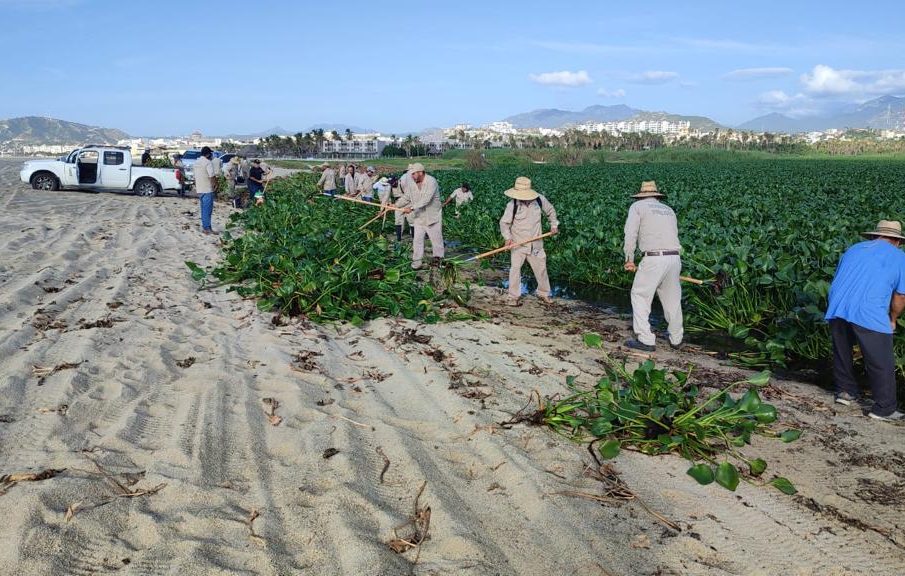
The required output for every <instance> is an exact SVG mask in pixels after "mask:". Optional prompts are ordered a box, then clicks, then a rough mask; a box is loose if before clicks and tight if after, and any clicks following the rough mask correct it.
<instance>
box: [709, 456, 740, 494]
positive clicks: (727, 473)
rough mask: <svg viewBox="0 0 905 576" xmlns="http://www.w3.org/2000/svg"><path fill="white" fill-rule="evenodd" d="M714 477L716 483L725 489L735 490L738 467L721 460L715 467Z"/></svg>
mask: <svg viewBox="0 0 905 576" xmlns="http://www.w3.org/2000/svg"><path fill="white" fill-rule="evenodd" d="M714 478H715V479H716V483H717V484H719V485H720V486H722V487H723V488H726V489H727V490H732V491H733V492H735V489H736V488H737V487H738V482H739V476H738V468H736V467H735V465H734V464H732V463H731V462H722V463H720V465H719V466H717V467H716V475H715V476H714Z"/></svg>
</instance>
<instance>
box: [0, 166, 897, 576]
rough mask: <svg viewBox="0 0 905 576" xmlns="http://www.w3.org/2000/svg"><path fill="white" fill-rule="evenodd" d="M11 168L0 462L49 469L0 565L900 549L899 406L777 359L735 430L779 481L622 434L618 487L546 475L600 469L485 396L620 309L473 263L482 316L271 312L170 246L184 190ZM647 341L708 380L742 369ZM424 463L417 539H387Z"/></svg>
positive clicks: (860, 565) (211, 256) (515, 385)
mask: <svg viewBox="0 0 905 576" xmlns="http://www.w3.org/2000/svg"><path fill="white" fill-rule="evenodd" d="M17 171H18V164H15V163H11V162H9V161H0V205H2V216H0V246H2V250H3V256H2V259H0V374H2V382H0V475H2V474H9V473H20V472H38V471H41V470H44V469H64V471H62V472H60V473H59V474H58V475H56V476H55V477H52V478H47V479H44V480H40V481H32V482H19V483H16V484H14V485H11V486H7V489H6V493H4V494H2V495H0V518H2V519H3V521H2V523H0V574H16V575H47V574H54V575H56V574H96V573H113V572H116V573H120V574H180V575H181V574H268V575H271V574H272V575H276V574H317V575H331V574H362V575H378V574H382V575H394V574H475V575H477V574H482V575H483V574H506V575H509V574H525V575H532V574H541V575H558V574H564V575H570V574H575V575H634V574H651V575H653V574H715V575H722V574H763V575H772V574H796V575H807V574H815V575H817V574H821V575H824V574H834V575H842V574H877V575H879V574H890V575H893V574H901V573H903V572H905V524H903V523H905V521H903V511H905V480H903V478H905V453H903V440H905V430H903V429H901V428H896V427H893V426H890V425H886V424H880V423H875V422H873V421H868V420H867V419H866V418H865V417H863V416H862V415H860V414H859V413H858V412H857V411H856V410H854V409H852V410H841V411H838V412H837V410H836V407H835V406H833V405H832V404H831V402H830V397H829V395H828V393H827V392H825V391H822V390H820V389H818V388H816V387H814V386H811V385H807V384H802V383H797V382H792V381H776V382H775V385H776V387H775V390H776V392H775V394H780V395H781V397H779V398H778V399H775V400H774V401H775V402H776V403H777V404H778V405H779V408H780V411H781V414H782V423H783V424H785V425H789V426H800V427H802V428H804V430H805V435H804V436H803V437H802V439H801V440H800V441H798V442H797V443H793V444H782V443H777V442H770V443H767V442H757V443H756V446H755V447H754V448H756V449H758V450H754V451H753V453H757V454H759V455H763V456H764V457H765V458H766V459H767V460H768V462H769V466H770V467H769V469H768V475H770V474H779V475H783V476H787V477H789V478H791V479H792V480H793V481H795V482H796V484H797V486H798V488H799V490H800V493H799V495H798V496H797V497H788V496H784V495H782V494H780V493H779V492H777V491H776V490H774V489H770V488H763V487H757V486H753V485H750V484H746V483H743V484H742V485H741V486H740V487H739V489H738V491H737V492H735V493H731V492H728V491H726V490H724V489H722V488H719V487H717V486H716V485H711V486H707V487H701V486H698V485H697V484H695V483H694V482H693V481H692V480H691V479H690V478H689V477H688V476H686V475H685V469H686V468H687V463H686V462H684V461H683V460H681V459H679V458H677V457H672V456H670V457H660V458H649V457H645V456H642V455H638V454H633V453H623V454H622V455H620V456H619V457H618V458H617V459H616V460H615V461H614V467H615V469H617V470H618V471H619V472H620V473H621V478H622V480H623V481H624V482H625V484H626V485H627V487H628V488H629V489H630V490H632V491H633V492H634V493H635V494H636V495H637V500H636V501H615V500H614V501H611V502H605V503H597V502H594V501H590V500H587V499H582V498H576V497H572V496H565V495H562V494H560V493H562V492H565V491H580V492H586V493H590V494H602V492H603V484H601V483H600V482H599V481H597V480H593V479H591V478H588V477H586V476H585V474H584V471H585V468H586V466H587V465H588V464H589V463H591V460H590V457H589V455H588V453H587V452H586V450H585V449H584V447H583V446H579V445H576V444H572V443H570V442H568V441H567V440H565V439H563V438H561V437H559V436H557V435H555V434H553V433H551V432H550V431H548V430H546V429H543V428H537V427H529V426H526V425H518V426H515V427H513V428H511V429H504V428H501V427H500V426H498V425H496V423H497V422H501V421H504V420H506V419H508V418H509V417H510V416H511V415H512V414H513V413H515V412H516V411H518V409H519V408H521V407H522V406H523V405H524V404H525V403H526V402H527V401H528V397H529V394H530V392H531V391H532V390H535V389H537V390H539V391H540V392H541V394H554V393H557V392H564V391H565V386H564V382H565V377H566V376H567V375H574V376H576V377H577V378H578V380H579V381H580V382H587V383H591V382H593V381H595V380H596V378H597V377H598V376H599V375H600V374H601V373H602V369H601V366H600V359H601V353H600V352H599V351H594V350H588V349H586V348H585V347H584V346H583V344H582V340H581V336H582V334H583V333H585V332H587V331H590V330H596V331H598V332H601V333H603V334H605V335H606V336H607V338H608V340H610V341H608V342H607V343H606V344H605V347H606V349H607V350H608V351H610V353H612V354H613V355H616V356H619V355H624V354H625V353H624V351H622V350H621V345H620V344H619V342H621V340H622V338H624V337H625V336H626V332H627V331H626V319H625V318H621V317H618V316H614V315H612V314H606V313H603V312H601V311H599V310H595V309H590V308H588V307H585V306H582V305H581V304H578V303H570V304H557V305H555V307H554V308H552V309H550V310H548V309H545V308H543V307H542V306H541V305H540V304H538V303H536V302H534V301H530V300H529V301H528V302H527V303H526V305H525V306H523V307H521V308H518V309H514V310H509V309H505V310H503V309H500V308H498V304H499V302H501V301H502V300H501V298H500V296H498V295H496V294H495V293H494V292H493V291H492V290H491V289H482V290H479V291H478V294H477V305H478V306H479V307H482V308H484V309H486V310H488V311H492V313H493V319H492V320H490V321H486V322H458V323H450V324H440V325H434V326H424V325H419V324H417V323H415V322H410V321H404V320H380V321H375V322H371V323H369V324H367V325H365V326H364V327H362V328H361V329H358V328H353V327H350V326H347V325H339V326H332V327H319V326H313V325H309V324H306V323H299V322H296V323H290V324H288V325H277V324H274V323H273V322H272V320H271V315H265V314H262V313H259V312H257V311H256V309H255V306H254V303H253V302H251V301H245V300H242V299H240V298H239V297H237V296H236V295H235V294H232V293H228V292H226V291H225V289H223V288H215V289H209V290H200V291H199V290H198V287H197V285H196V284H195V283H194V282H193V281H192V280H191V278H190V277H189V274H188V271H187V269H186V267H185V266H184V265H183V261H184V260H194V261H196V262H198V263H199V264H203V265H210V264H213V263H214V262H216V261H217V259H218V257H219V247H218V245H217V243H216V240H215V239H212V238H211V237H205V236H202V235H201V234H199V225H198V206H197V203H196V202H195V201H192V200H183V199H178V198H173V197H162V198H135V197H131V196H126V195H116V194H88V193H79V192H38V191H33V190H29V189H27V188H26V187H25V186H24V185H22V184H20V183H18V182H17ZM227 214H228V209H227V208H225V207H222V206H218V207H217V209H216V212H215V216H214V224H215V227H217V228H220V227H222V226H223V224H224V221H225V218H226V216H227ZM550 315H552V319H551V317H550ZM407 330H413V331H416V333H417V334H418V335H421V337H419V338H418V340H420V342H418V341H412V339H411V336H412V334H413V333H412V332H406V331H407ZM656 357H657V359H658V360H659V361H660V362H670V363H674V364H675V365H677V366H682V365H687V364H695V365H696V368H695V372H694V374H695V376H693V377H694V378H696V379H697V380H698V381H699V382H700V383H702V384H706V383H708V382H709V383H713V382H715V381H716V380H719V379H730V380H731V379H732V378H734V377H740V376H743V375H744V373H743V371H741V370H738V369H736V368H733V367H729V366H724V365H721V364H720V363H719V362H717V361H716V360H714V359H713V358H711V357H710V356H708V355H707V354H703V353H700V352H695V351H690V352H681V353H678V354H677V353H673V352H672V351H662V352H661V351H658V352H657V353H656ZM628 358H629V359H634V358H635V357H633V356H628ZM35 367H38V369H37V370H36V368H35ZM56 367H59V368H60V369H59V370H56V371H53V369H54V368H56ZM41 368H46V369H48V370H44V371H41V370H40V369H41ZM265 398H272V399H276V400H277V401H278V402H279V406H278V408H277V409H276V410H275V414H276V415H277V416H279V417H281V418H282V421H281V422H279V423H278V424H277V425H272V424H271V422H270V421H269V418H268V415H267V413H266V412H265V410H269V407H268V405H267V404H265V403H264V402H263V400H264V399H265ZM61 407H65V408H64V409H62V410H61ZM48 410H53V411H48ZM328 450H330V451H331V452H332V451H333V450H338V452H337V453H336V454H335V455H333V456H331V457H329V458H326V457H325V456H326V455H327V454H328V453H327V452H326V451H328ZM384 455H385V457H386V460H385V459H384ZM387 461H388V462H389V466H388V467H387V468H386V469H385V470H384V468H385V463H386V462H387ZM424 482H426V483H427V484H426V488H425V490H424V492H423V494H422V495H421V498H420V501H419V502H420V504H421V505H422V507H425V506H429V507H430V509H431V517H430V538H429V539H428V540H427V541H426V542H424V543H423V545H422V546H421V548H420V551H419V550H417V549H416V550H411V551H408V552H406V553H404V554H397V553H395V552H393V551H392V550H391V549H390V548H389V547H388V545H387V542H388V541H389V540H390V539H391V538H392V537H393V534H394V532H393V529H394V527H396V526H398V525H400V524H403V523H404V522H405V521H406V520H407V519H408V518H409V517H410V516H411V515H412V513H413V505H414V499H415V496H416V494H417V493H418V491H419V488H420V487H421V486H422V483H424ZM0 485H2V484H0ZM155 490H156V491H155ZM642 503H643V504H642ZM647 508H649V509H650V510H651V511H654V512H656V514H658V515H660V516H661V517H662V519H663V520H665V521H667V522H669V523H672V524H674V525H676V526H677V527H678V528H679V529H680V530H674V529H671V528H669V527H667V525H666V524H665V523H664V521H663V520H660V519H658V518H657V517H655V516H654V515H653V514H651V513H649V512H648V511H647ZM253 513H257V517H256V518H255V519H254V520H250V518H251V517H252V516H253V515H254V514H253ZM409 532H411V530H410V528H402V529H400V530H399V535H400V536H402V537H405V536H408V534H409ZM416 556H418V558H417V563H415V559H416Z"/></svg>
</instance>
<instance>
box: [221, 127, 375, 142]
mask: <svg viewBox="0 0 905 576" xmlns="http://www.w3.org/2000/svg"><path fill="white" fill-rule="evenodd" d="M346 128H348V129H350V130H352V132H353V133H354V134H365V133H369V132H374V130H369V129H367V128H360V127H358V126H349V125H347V124H315V125H313V126H309V127H308V129H307V130H301V132H311V131H312V130H319V129H320V130H323V131H324V132H326V133H328V134H329V133H330V131H331V130H336V131H337V132H339V133H340V134H345V133H346ZM298 132H299V130H296V131H295V132H293V131H291V130H286V129H285V128H281V127H279V126H276V127H274V128H271V129H270V130H264V131H262V132H255V133H254V134H227V135H226V136H222V138H228V139H231V140H252V139H254V138H267V137H268V136H273V135H274V134H276V135H277V136H295V135H296V134H297V133H298Z"/></svg>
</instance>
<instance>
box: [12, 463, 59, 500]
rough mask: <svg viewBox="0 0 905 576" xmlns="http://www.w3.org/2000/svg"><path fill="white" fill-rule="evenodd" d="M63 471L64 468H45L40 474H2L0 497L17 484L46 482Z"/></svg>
mask: <svg viewBox="0 0 905 576" xmlns="http://www.w3.org/2000/svg"><path fill="white" fill-rule="evenodd" d="M65 470H66V469H65V468H47V469H46V470H41V471H40V472H14V473H12V474H3V475H2V476H0V495H2V494H6V492H7V491H8V490H9V489H10V488H12V487H13V486H15V485H16V484H18V483H19V482H39V481H41V480H47V479H49V478H53V477H54V476H57V475H58V474H60V473H62V472H64V471H65Z"/></svg>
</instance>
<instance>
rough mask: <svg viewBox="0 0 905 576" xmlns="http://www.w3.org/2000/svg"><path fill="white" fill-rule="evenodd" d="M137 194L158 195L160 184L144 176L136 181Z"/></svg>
mask: <svg viewBox="0 0 905 576" xmlns="http://www.w3.org/2000/svg"><path fill="white" fill-rule="evenodd" d="M135 194H137V195H138V196H157V195H158V194H160V184H158V183H157V182H155V181H154V180H151V179H150V178H142V179H141V180H139V181H138V182H136V183H135Z"/></svg>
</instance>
